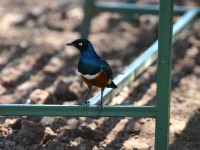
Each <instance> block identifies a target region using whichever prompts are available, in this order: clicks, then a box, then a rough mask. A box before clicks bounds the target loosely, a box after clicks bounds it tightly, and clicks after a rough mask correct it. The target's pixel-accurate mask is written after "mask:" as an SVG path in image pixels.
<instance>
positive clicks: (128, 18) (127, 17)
mask: <svg viewBox="0 0 200 150" xmlns="http://www.w3.org/2000/svg"><path fill="white" fill-rule="evenodd" d="M126 3H128V4H134V3H135V0H126ZM132 16H133V13H125V14H123V17H124V20H126V21H127V22H131V20H132Z"/></svg>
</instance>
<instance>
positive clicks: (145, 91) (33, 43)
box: [0, 0, 200, 150]
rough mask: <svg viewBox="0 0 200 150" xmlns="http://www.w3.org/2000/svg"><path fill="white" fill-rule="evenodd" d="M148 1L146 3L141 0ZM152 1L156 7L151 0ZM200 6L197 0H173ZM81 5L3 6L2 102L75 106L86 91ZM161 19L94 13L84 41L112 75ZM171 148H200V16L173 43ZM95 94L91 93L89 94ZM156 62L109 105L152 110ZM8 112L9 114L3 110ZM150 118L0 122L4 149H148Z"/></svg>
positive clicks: (70, 0)
mask: <svg viewBox="0 0 200 150" xmlns="http://www.w3.org/2000/svg"><path fill="white" fill-rule="evenodd" d="M139 2H140V3H141V2H145V1H139ZM150 2H151V3H157V1H156V0H151V1H150ZM175 3H176V4H178V5H186V6H200V2H199V1H198V0H196V1H195V0H176V1H175ZM82 4H83V1H80V0H67V1H65V0H58V1H54V0H48V1H33V0H29V1H25V0H14V1H13V0H6V1H0V72H1V74H0V104H8V103H14V104H16V103H17V104H23V103H27V104H77V103H80V102H81V99H82V98H83V97H84V95H85V93H86V91H87V87H86V86H85V84H83V83H82V80H81V78H80V76H79V74H78V72H77V68H76V67H77V61H78V55H79V53H78V51H77V50H75V49H74V48H71V47H66V46H65V44H66V43H67V42H70V41H73V40H74V39H77V38H78V37H79V28H80V23H81V20H82V18H83V10H82ZM157 22H158V17H157V16H152V15H141V16H138V15H134V16H133V20H132V21H131V22H130V23H128V22H126V21H124V20H123V18H122V16H120V15H119V14H117V13H113V14H111V13H101V14H97V15H96V16H95V17H94V18H93V20H92V23H91V28H90V30H91V34H90V36H89V39H90V40H91V41H92V43H93V44H94V47H95V49H96V51H97V52H98V53H99V54H100V55H101V56H102V57H103V58H105V59H106V60H107V61H108V63H109V64H110V65H111V67H112V70H113V73H114V76H117V75H118V74H119V73H120V72H122V71H123V69H124V68H125V67H126V66H127V65H128V64H130V63H131V62H132V61H134V59H136V58H137V57H138V56H139V55H140V54H141V53H142V52H143V51H144V50H145V49H146V48H147V47H148V46H149V45H151V43H152V42H153V41H155V40H156V38H157ZM172 68H173V71H172V92H171V95H172V97H171V118H170V139H169V141H170V146H169V149H170V150H198V149H199V147H200V136H199V135H200V100H199V97H200V92H199V91H200V78H199V77H200V19H198V20H196V21H195V22H194V23H193V24H191V25H190V26H189V27H187V29H185V30H184V31H183V32H182V33H181V34H180V35H179V37H178V39H177V41H176V42H175V43H174V46H173V67H172ZM98 91H99V89H96V88H94V89H93V91H92V93H91V94H90V97H92V96H93V95H95V94H96V93H97V92H98ZM155 98H156V64H154V65H152V66H151V67H150V68H149V69H148V70H147V71H145V72H144V73H143V74H142V75H141V76H140V77H138V78H137V79H136V80H135V81H133V82H132V83H131V84H130V85H129V86H128V87H125V88H124V89H123V90H122V91H121V92H120V94H119V95H117V96H116V97H115V98H113V100H112V101H111V102H110V104H113V105H118V104H129V105H134V106H140V105H154V104H155ZM8 111H9V110H8ZM154 123H155V120H154V119H152V118H128V117H123V118H112V117H102V118H92V117H87V118H86V117H26V116H24V117H18V116H12V117H0V149H1V150H40V149H41V150H79V149H80V150H104V149H105V150H114V149H119V150H153V149H154V133H155V132H154V130H155V126H154Z"/></svg>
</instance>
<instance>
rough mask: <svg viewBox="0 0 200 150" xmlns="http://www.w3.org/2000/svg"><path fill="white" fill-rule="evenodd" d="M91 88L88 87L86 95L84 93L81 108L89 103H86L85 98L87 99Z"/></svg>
mask: <svg viewBox="0 0 200 150" xmlns="http://www.w3.org/2000/svg"><path fill="white" fill-rule="evenodd" d="M91 88H92V87H91V86H88V90H87V93H86V95H85V98H84V100H83V101H82V103H81V106H86V105H87V104H88V103H89V102H88V101H87V97H88V94H89V92H90V90H91Z"/></svg>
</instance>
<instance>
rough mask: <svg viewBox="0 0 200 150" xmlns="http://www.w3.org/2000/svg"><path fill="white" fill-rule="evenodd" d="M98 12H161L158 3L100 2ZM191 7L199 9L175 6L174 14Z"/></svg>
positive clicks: (183, 11)
mask: <svg viewBox="0 0 200 150" xmlns="http://www.w3.org/2000/svg"><path fill="white" fill-rule="evenodd" d="M95 7H96V8H95V11H97V12H117V13H136V14H156V15H157V14H159V6H158V5H149V4H143V5H140V4H130V3H113V2H98V3H96V4H95ZM191 9H199V8H195V7H185V6H174V15H182V14H184V13H185V12H186V11H188V10H191Z"/></svg>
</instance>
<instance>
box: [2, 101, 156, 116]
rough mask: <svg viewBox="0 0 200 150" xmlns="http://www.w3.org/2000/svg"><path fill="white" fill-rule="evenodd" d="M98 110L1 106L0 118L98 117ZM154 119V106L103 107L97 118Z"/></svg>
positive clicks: (59, 106)
mask: <svg viewBox="0 0 200 150" xmlns="http://www.w3.org/2000/svg"><path fill="white" fill-rule="evenodd" d="M98 113H99V108H98V107H97V106H93V107H82V106H78V105H73V106H71V105H31V104H23V105H22V104H2V105H0V116H71V117H72V116H73V117H77V116H85V117H92V116H93V117H96V116H98ZM110 116H112V117H133V116H137V117H153V118H154V117H155V116H156V110H155V106H141V107H134V106H130V105H118V106H105V107H104V108H103V111H101V113H100V114H99V117H110Z"/></svg>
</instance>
